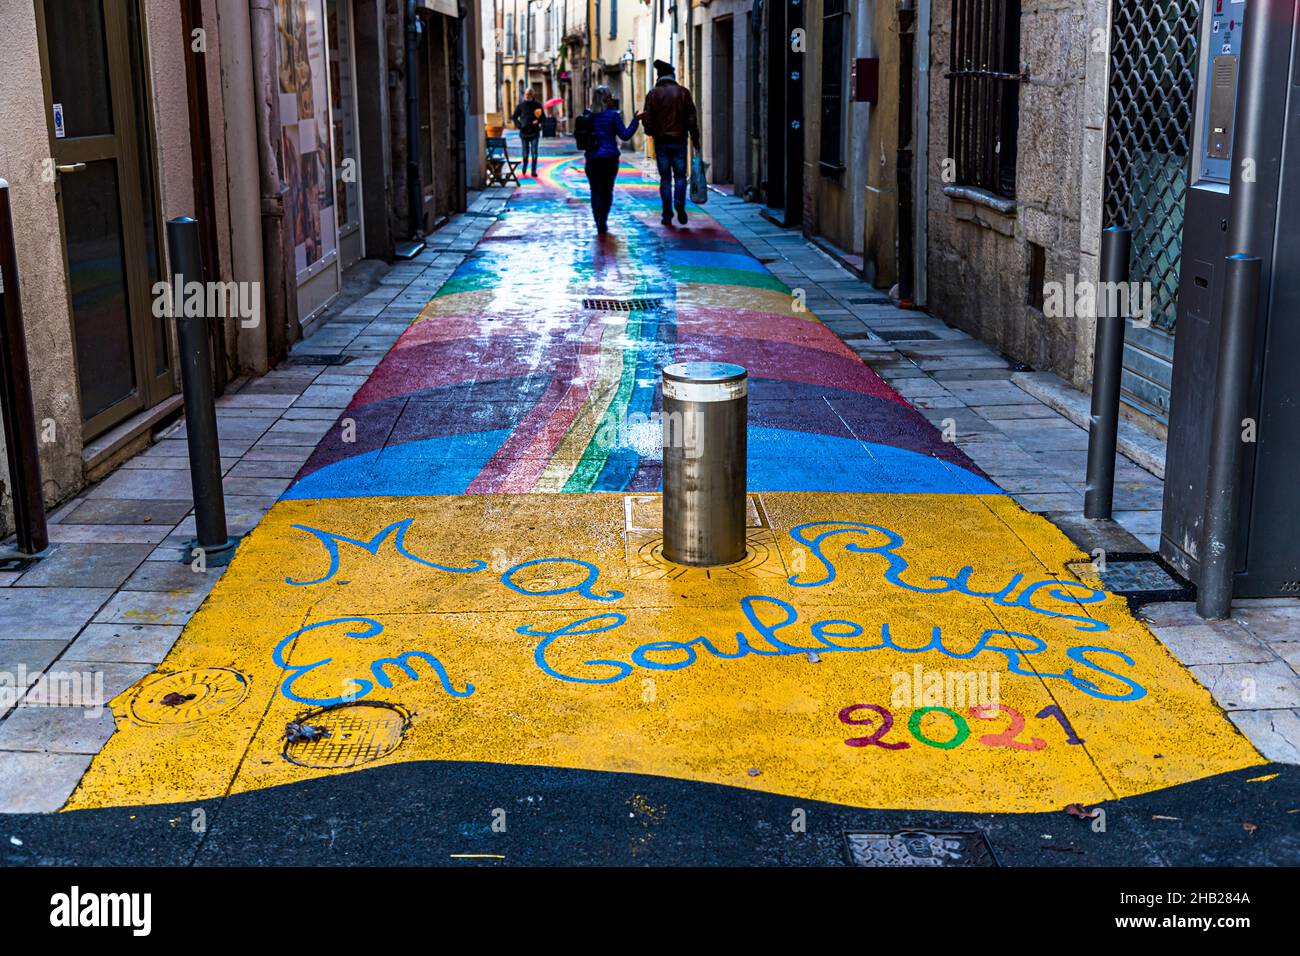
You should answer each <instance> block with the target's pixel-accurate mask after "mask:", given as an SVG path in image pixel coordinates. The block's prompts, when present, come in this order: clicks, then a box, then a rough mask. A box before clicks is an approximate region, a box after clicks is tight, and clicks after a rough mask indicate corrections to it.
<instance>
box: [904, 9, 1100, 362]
mask: <svg viewBox="0 0 1300 956" xmlns="http://www.w3.org/2000/svg"><path fill="white" fill-rule="evenodd" d="M1098 18H1100V28H1101V29H1102V30H1103V31H1104V28H1105V24H1106V5H1105V3H1103V2H1101V0H1048V2H1042V3H1032V2H1031V0H1025V2H1024V3H1023V8H1022V13H1021V34H1020V36H1021V40H1020V44H1021V63H1022V66H1023V68H1024V69H1025V70H1026V71H1027V72H1028V74H1029V79H1028V81H1027V82H1025V83H1023V84H1021V89H1020V128H1019V145H1018V159H1017V164H1016V198H1015V204H1014V208H1012V209H1011V210H1009V211H1002V210H999V209H997V208H993V204H990V203H984V202H981V201H980V200H979V199H978V198H975V199H963V198H959V197H956V196H953V195H950V194H948V193H945V186H946V185H947V184H946V183H945V182H944V181H943V177H942V171H943V163H944V160H945V158H946V157H947V156H948V155H949V153H948V119H949V103H948V98H949V92H948V83H947V82H946V81H945V79H944V74H945V73H946V72H947V70H948V69H949V60H950V56H949V48H950V40H951V25H952V2H951V0H935V3H934V6H933V13H932V30H931V48H930V55H931V77H932V82H931V93H930V117H929V132H930V151H929V164H928V199H929V215H928V228H929V235H928V244H927V272H928V293H929V302H928V307H929V309H930V311H931V312H933V313H934V314H936V315H938V316H940V317H942V318H943V319H945V320H946V321H948V322H951V323H952V324H953V325H956V326H958V327H959V328H962V329H965V330H966V331H969V332H971V333H972V334H974V335H977V336H979V337H980V338H982V339H984V340H985V341H986V342H988V343H990V344H991V345H993V346H995V347H996V348H998V349H1000V350H1001V351H1002V352H1004V353H1006V354H1007V355H1009V356H1011V357H1012V358H1014V359H1017V360H1019V361H1022V362H1025V363H1027V364H1028V365H1030V366H1032V367H1033V368H1035V369H1038V370H1050V371H1053V372H1056V373H1057V374H1059V375H1062V376H1064V377H1065V378H1067V379H1069V380H1071V381H1072V382H1074V383H1075V384H1076V385H1086V383H1087V380H1088V378H1089V376H1090V374H1091V340H1092V322H1091V320H1090V319H1088V318H1083V319H1080V318H1076V317H1073V316H1063V317H1051V316H1048V315H1045V314H1044V313H1043V312H1042V311H1040V310H1039V309H1038V308H1035V307H1034V306H1032V305H1030V304H1029V298H1030V296H1029V271H1030V261H1031V246H1030V244H1031V243H1033V244H1036V245H1038V246H1041V247H1042V248H1043V250H1044V253H1045V274H1044V279H1045V281H1047V282H1061V283H1065V282H1066V281H1067V276H1069V275H1073V276H1074V281H1075V282H1076V283H1077V282H1079V281H1091V280H1092V279H1094V278H1095V270H1096V247H1097V235H1096V230H1097V229H1098V228H1099V221H1100V216H1099V210H1100V201H1101V176H1100V171H1099V170H1100V163H1101V133H1100V129H1101V113H1102V111H1103V109H1104V75H1105V55H1104V53H1100V52H1094V51H1095V50H1096V49H1097V46H1098V45H1097V44H1096V43H1094V40H1095V39H1096V38H1095V37H1094V36H1093V33H1092V31H1093V30H1095V29H1097V28H1098V24H1097V21H1098ZM1102 36H1104V32H1103V33H1102ZM1098 71H1100V72H1098Z"/></svg>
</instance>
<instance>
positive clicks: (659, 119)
mask: <svg viewBox="0 0 1300 956" xmlns="http://www.w3.org/2000/svg"><path fill="white" fill-rule="evenodd" d="M641 121H642V123H643V124H644V126H645V131H646V135H648V136H650V137H651V138H653V139H654V142H655V164H656V165H657V166H658V167H659V199H660V201H661V202H662V203H663V213H664V214H663V224H664V225H665V226H671V225H672V224H673V211H674V210H676V211H677V221H678V222H680V223H681V224H682V225H683V226H684V225H686V185H687V181H688V176H687V172H686V144H687V140H689V141H690V143H691V145H692V146H694V147H695V151H696V152H697V153H698V152H699V151H700V121H699V114H698V113H697V112H696V109H695V100H694V99H693V98H692V97H691V91H690V90H688V89H687V88H686V87H684V86H682V85H681V84H680V83H678V82H677V74H676V72H675V71H674V70H673V65H672V64H671V63H665V62H664V61H663V60H655V85H654V89H652V90H651V91H650V92H649V93H647V94H646V98H645V109H643V110H642V112H641Z"/></svg>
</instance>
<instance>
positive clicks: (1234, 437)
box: [1196, 253, 1261, 620]
mask: <svg viewBox="0 0 1300 956" xmlns="http://www.w3.org/2000/svg"><path fill="white" fill-rule="evenodd" d="M1224 264H1225V267H1226V271H1225V274H1224V285H1223V326H1222V330H1221V331H1220V333H1219V372H1218V377H1217V381H1216V382H1215V391H1214V423H1213V425H1212V426H1211V431H1210V473H1209V476H1208V478H1207V481H1206V486H1205V516H1204V521H1203V526H1202V529H1201V580H1200V587H1199V588H1198V590H1197V593H1196V612H1197V613H1198V614H1200V616H1201V617H1203V618H1206V619H1207V620H1221V619H1222V618H1225V617H1227V616H1228V612H1229V611H1230V610H1231V609H1232V579H1233V574H1234V573H1235V572H1236V568H1237V507H1238V502H1239V501H1240V498H1241V463H1242V459H1243V457H1244V456H1245V453H1246V448H1245V437H1244V435H1243V434H1242V432H1243V429H1244V428H1245V424H1246V423H1245V418H1246V411H1247V406H1248V404H1249V402H1250V378H1251V366H1252V364H1253V363H1252V357H1253V354H1254V349H1255V322H1256V319H1257V314H1258V308H1259V275H1260V268H1261V261H1260V259H1259V257H1258V256H1250V255H1246V254H1244V253H1237V254H1236V255H1231V256H1228V257H1227V259H1225V260H1224Z"/></svg>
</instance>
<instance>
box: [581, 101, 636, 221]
mask: <svg viewBox="0 0 1300 956" xmlns="http://www.w3.org/2000/svg"><path fill="white" fill-rule="evenodd" d="M614 102H615V101H614V94H613V93H611V92H610V90H609V87H608V86H598V87H596V88H595V89H594V90H592V91H591V109H590V110H588V111H587V113H586V114H585V115H583V116H580V117H579V118H578V123H577V124H576V127H575V129H574V137H575V139H576V140H577V143H578V147H579V148H580V149H582V150H583V152H584V153H585V154H586V171H587V182H588V183H590V184H591V217H592V218H593V219H594V220H595V221H596V232H597V233H599V234H600V235H602V236H603V235H605V233H606V231H607V225H608V222H609V209H610V206H612V205H613V203H614V180H615V179H616V178H617V176H618V164H619V148H618V141H619V140H620V139H625V140H626V139H631V138H632V136H633V135H634V134H635V133H636V131H637V127H638V126H639V125H640V119H641V117H640V114H637V115H636V116H634V117H632V125H631V126H624V125H623V117H622V116H620V115H619V112H618V109H617V107H616V106H615V105H614Z"/></svg>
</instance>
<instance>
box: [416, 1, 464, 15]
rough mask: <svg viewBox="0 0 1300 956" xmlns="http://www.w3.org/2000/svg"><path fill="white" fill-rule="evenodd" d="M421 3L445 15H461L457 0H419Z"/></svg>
mask: <svg viewBox="0 0 1300 956" xmlns="http://www.w3.org/2000/svg"><path fill="white" fill-rule="evenodd" d="M419 5H420V6H422V7H424V9H426V10H432V11H433V12H434V13H441V14H442V15H443V16H444V17H459V16H460V6H459V5H458V3H457V0H419Z"/></svg>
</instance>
